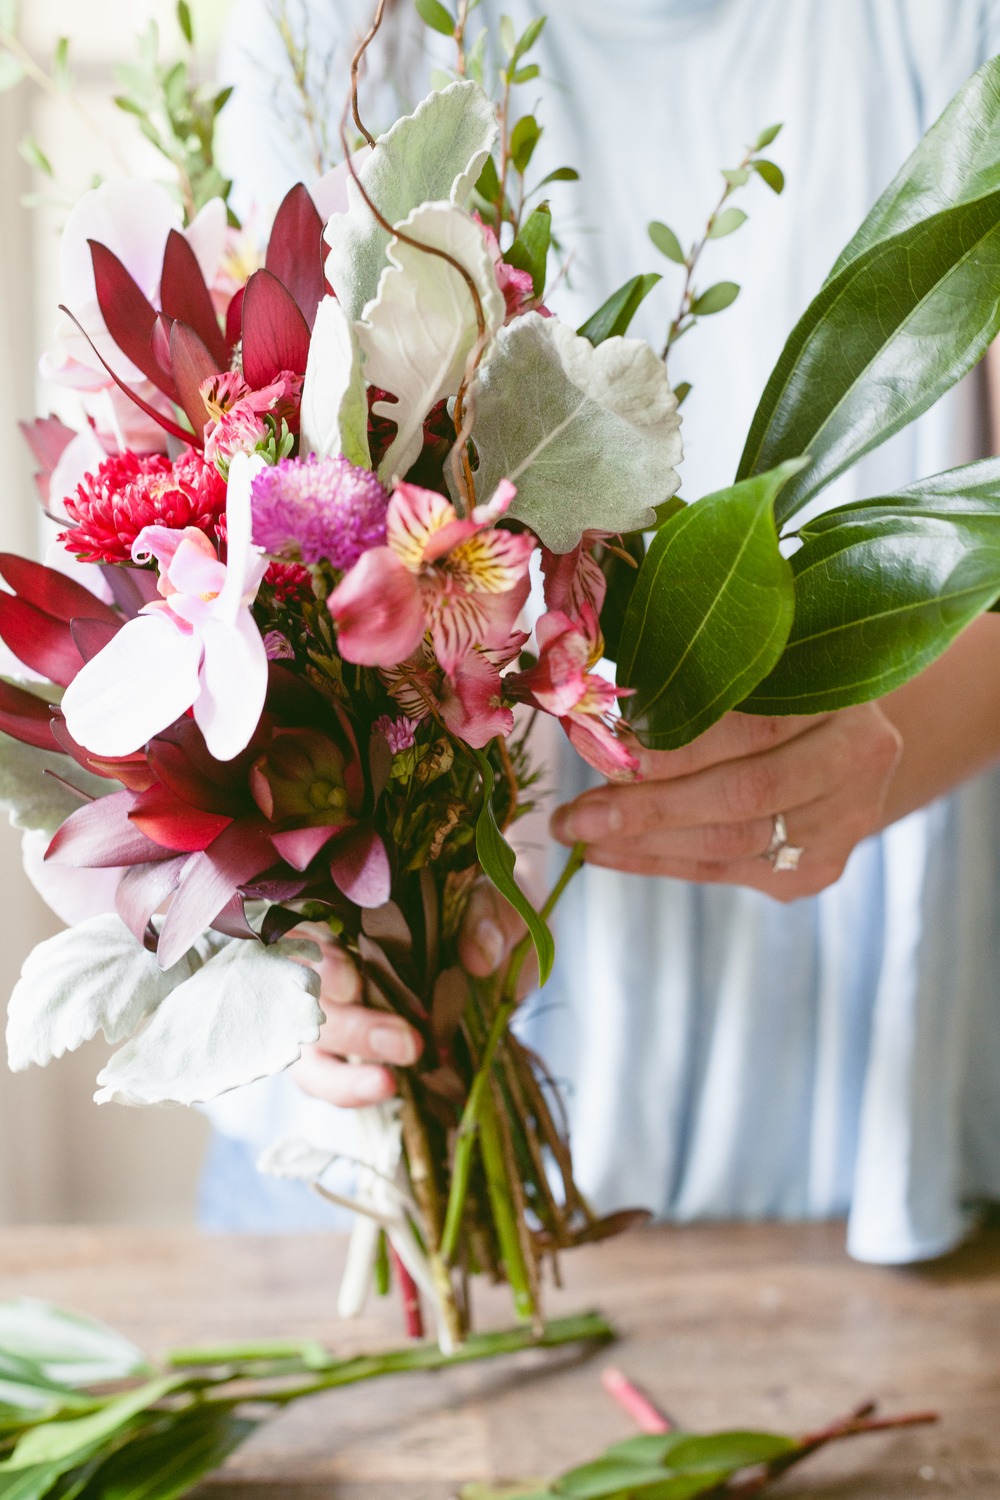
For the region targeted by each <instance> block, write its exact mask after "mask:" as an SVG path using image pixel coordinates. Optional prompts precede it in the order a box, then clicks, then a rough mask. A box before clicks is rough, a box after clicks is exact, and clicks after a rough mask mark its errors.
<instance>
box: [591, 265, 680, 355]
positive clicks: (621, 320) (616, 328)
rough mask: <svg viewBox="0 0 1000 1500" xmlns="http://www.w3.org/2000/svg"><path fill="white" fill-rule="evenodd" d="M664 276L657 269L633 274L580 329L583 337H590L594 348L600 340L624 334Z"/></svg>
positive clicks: (619, 336) (620, 336)
mask: <svg viewBox="0 0 1000 1500" xmlns="http://www.w3.org/2000/svg"><path fill="white" fill-rule="evenodd" d="M662 280H663V277H662V276H660V275H659V273H658V272H656V271H651V272H649V273H648V274H647V275H645V276H633V277H632V279H631V281H626V283H625V285H624V286H620V287H619V288H618V290H617V292H612V294H611V296H610V297H609V298H608V300H607V302H605V303H603V304H602V305H601V306H600V307H599V308H598V309H597V311H596V312H595V313H594V314H593V315H592V316H591V317H589V318H588V319H587V321H586V323H584V324H583V325H582V326H581V327H580V328H578V329H577V333H579V334H580V336H581V337H582V338H585V339H589V340H590V342H591V343H592V344H593V345H594V347H595V348H596V347H597V345H598V344H603V343H604V340H605V339H613V338H622V337H624V335H625V334H626V333H627V332H628V328H629V324H630V323H631V322H632V319H633V318H634V317H635V315H636V313H637V312H638V311H639V308H640V306H641V304H642V303H643V302H644V301H645V300H646V298H647V297H648V296H649V294H650V292H651V291H652V290H653V288H654V286H656V284H657V282H659V281H662Z"/></svg>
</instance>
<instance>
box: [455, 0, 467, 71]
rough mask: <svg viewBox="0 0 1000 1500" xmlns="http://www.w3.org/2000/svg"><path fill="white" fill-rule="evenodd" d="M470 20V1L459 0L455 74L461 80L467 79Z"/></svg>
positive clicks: (456, 21) (456, 24)
mask: <svg viewBox="0 0 1000 1500" xmlns="http://www.w3.org/2000/svg"><path fill="white" fill-rule="evenodd" d="M468 20H469V0H459V5H458V16H457V18H456V20H455V31H454V37H455V48H456V52H457V56H456V58H455V72H456V73H457V75H458V77H459V78H464V77H465V28H466V25H467V24H468Z"/></svg>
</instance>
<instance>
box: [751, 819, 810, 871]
mask: <svg viewBox="0 0 1000 1500" xmlns="http://www.w3.org/2000/svg"><path fill="white" fill-rule="evenodd" d="M804 853H805V850H804V849H801V848H799V847H798V846H797V845H795V844H790V843H789V842H788V825H787V824H786V822H785V815H784V813H775V814H774V819H773V822H772V826H771V842H770V843H769V844H768V846H767V848H766V849H765V850H764V853H763V854H762V855H761V858H762V859H766V860H767V862H768V864H769V865H770V866H771V869H772V870H773V871H774V872H775V874H778V873H780V872H781V871H782V870H797V869H798V867H799V860H800V859H801V858H802V856H803V854H804Z"/></svg>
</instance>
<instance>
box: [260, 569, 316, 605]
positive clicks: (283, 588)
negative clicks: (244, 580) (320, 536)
mask: <svg viewBox="0 0 1000 1500" xmlns="http://www.w3.org/2000/svg"><path fill="white" fill-rule="evenodd" d="M264 582H265V584H267V585H268V586H269V587H270V588H272V589H273V590H274V600H275V603H276V604H289V603H295V602H296V601H298V600H301V599H311V598H312V597H313V578H312V574H311V573H310V571H309V569H308V568H304V567H303V566H302V564H301V563H282V562H273V563H272V564H271V566H270V567H269V568H268V570H267V572H266V573H265V574H264Z"/></svg>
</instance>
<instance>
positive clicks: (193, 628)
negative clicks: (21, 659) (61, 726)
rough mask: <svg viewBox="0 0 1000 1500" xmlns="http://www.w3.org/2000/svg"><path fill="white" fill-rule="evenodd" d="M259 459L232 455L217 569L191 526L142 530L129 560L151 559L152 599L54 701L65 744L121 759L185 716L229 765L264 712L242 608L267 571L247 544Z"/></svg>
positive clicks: (261, 662) (259, 667)
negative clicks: (58, 702)
mask: <svg viewBox="0 0 1000 1500" xmlns="http://www.w3.org/2000/svg"><path fill="white" fill-rule="evenodd" d="M262 466H263V460H262V459H259V458H251V457H248V456H247V455H246V454H237V455H236V457H235V458H234V459H233V462H232V464H231V465H230V469H229V486H228V490H227V497H226V534H227V551H226V561H225V562H222V560H221V559H220V557H219V555H218V552H217V551H216V548H215V546H214V544H213V543H212V541H211V540H210V539H209V537H207V536H206V535H205V533H204V532H203V531H200V530H198V528H197V527H193V526H188V527H185V528H184V529H183V530H174V529H172V528H170V527H166V526H147V527H145V528H144V529H143V530H142V531H141V532H140V534H139V536H138V537H137V538H136V541H135V544H134V547H133V559H134V560H135V561H136V562H147V561H149V560H150V559H151V558H155V559H156V562H157V564H158V567H159V574H160V578H159V585H158V588H159V593H160V595H161V597H160V598H159V599H157V600H154V601H153V602H152V603H151V604H147V605H146V606H145V607H144V608H143V609H142V610H141V611H140V613H139V614H138V615H137V616H136V618H135V619H133V620H130V621H128V623H127V624H125V625H124V626H123V627H122V629H121V630H120V631H119V632H118V633H117V634H116V635H115V636H113V637H112V639H111V641H110V642H109V643H108V645H106V646H105V647H104V649H103V650H102V651H100V652H98V654H97V655H96V656H94V657H93V658H92V659H91V660H90V661H89V662H87V664H86V665H85V666H84V667H83V669H82V670H81V671H80V672H79V673H78V675H77V677H76V678H75V680H74V681H73V682H72V684H71V685H70V687H69V688H68V689H67V691H66V695H65V697H64V699H63V705H62V706H63V713H64V714H65V717H66V725H67V728H68V729H69V732H70V734H71V735H72V736H73V738H74V739H75V740H76V741H77V742H78V743H79V744H81V745H83V746H84V747H85V748H86V749H87V750H90V751H92V752H93V753H94V754H95V755H102V756H112V757H115V756H122V755H131V754H132V753H133V752H134V751H136V750H138V749H140V748H141V746H143V745H144V744H146V742H147V741H148V740H150V739H151V738H152V737H153V736H154V735H156V734H158V733H159V732H160V731H161V730H163V729H166V728H167V726H168V725H170V724H172V723H173V722H174V721H175V720H176V719H178V718H180V717H181V715H182V714H185V713H187V711H188V709H192V710H193V713H194V718H195V721H196V723H197V724H198V726H199V728H200V729H201V731H202V733H203V734H204V736H205V742H206V744H207V746H208V749H209V751H210V753H211V754H212V755H213V756H215V758H216V759H217V760H223V761H225V760H232V759H233V757H234V756H236V755H238V754H239V752H240V751H241V750H243V749H244V748H245V747H246V745H247V744H248V743H249V741H250V739H251V737H252V735H253V732H254V730H255V729H256V727H257V724H258V723H259V721H260V716H261V712H262V710H263V707H264V697H265V694H266V691H267V670H268V669H267V651H266V648H265V645H264V642H263V640H262V639H261V635H260V632H259V630H258V629H257V626H256V624H255V623H254V619H253V615H252V614H251V611H250V606H251V605H252V604H253V601H254V599H255V598H256V595H257V590H258V588H259V587H260V583H261V580H262V578H263V576H264V573H265V572H266V570H267V559H266V558H265V557H264V555H263V554H262V553H261V551H260V549H259V548H257V547H254V546H253V545H252V542H251V511H250V486H251V483H252V480H253V477H254V475H255V474H256V473H257V472H258V471H259V469H260V468H261V467H262Z"/></svg>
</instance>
